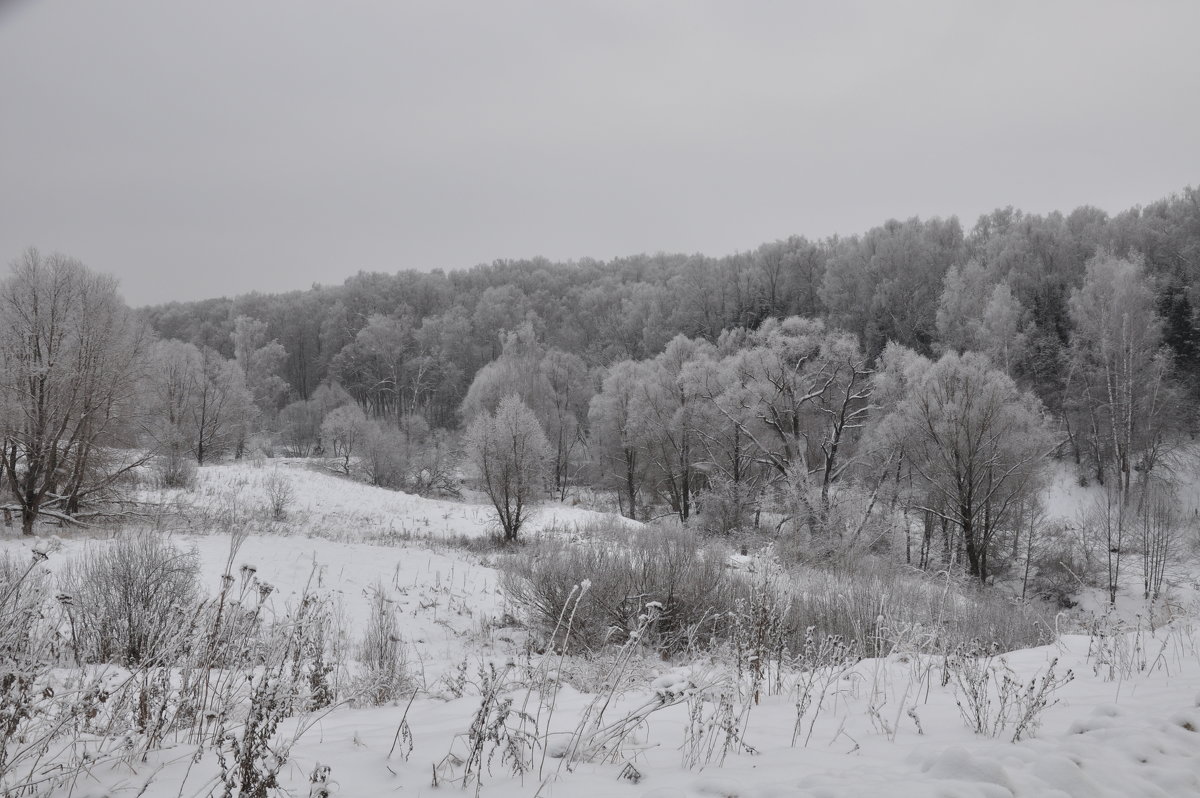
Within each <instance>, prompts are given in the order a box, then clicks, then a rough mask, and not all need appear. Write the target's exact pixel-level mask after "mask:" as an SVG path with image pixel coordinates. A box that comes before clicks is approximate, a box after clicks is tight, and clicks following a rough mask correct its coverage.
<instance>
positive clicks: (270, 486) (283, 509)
mask: <svg viewBox="0 0 1200 798" xmlns="http://www.w3.org/2000/svg"><path fill="white" fill-rule="evenodd" d="M263 488H264V489H265V490H266V492H267V503H268V504H269V505H270V507H271V517H272V518H274V519H275V520H276V521H283V520H285V519H286V518H287V511H288V507H290V506H291V505H292V501H293V500H295V498H296V489H295V488H293V487H292V481H291V480H290V479H288V477H287V475H286V474H282V473H280V471H279V469H278V468H276V469H275V470H274V471H272V472H271V473H270V474H268V475H267V478H266V479H264V480H263Z"/></svg>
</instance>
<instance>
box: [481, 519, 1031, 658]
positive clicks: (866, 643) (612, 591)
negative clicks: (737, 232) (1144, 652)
mask: <svg viewBox="0 0 1200 798" xmlns="http://www.w3.org/2000/svg"><path fill="white" fill-rule="evenodd" d="M531 548H532V551H530V550H526V551H522V552H520V553H515V554H509V555H507V556H504V557H501V558H500V560H499V563H500V567H501V569H502V571H503V577H502V586H503V588H504V590H505V592H506V594H507V596H508V597H509V599H510V600H511V601H513V603H514V604H515V605H516V606H517V607H518V608H519V609H520V610H522V611H523V612H524V613H525V614H526V615H527V617H528V618H529V620H530V622H531V623H532V624H533V625H534V627H535V628H536V629H537V630H538V631H539V632H541V633H542V635H544V636H545V638H546V643H547V645H549V646H552V647H553V646H559V647H565V648H581V647H583V648H593V649H594V648H597V647H599V646H602V645H603V644H604V643H606V642H609V641H614V642H621V641H624V640H625V639H627V638H628V637H629V635H630V634H631V632H632V630H634V629H635V628H637V625H638V623H639V620H640V618H641V616H643V615H644V614H645V613H646V608H647V605H648V604H659V605H661V613H660V614H659V616H658V618H657V619H656V621H655V623H654V624H652V625H651V626H650V628H649V629H648V630H647V634H646V637H645V641H646V642H647V643H649V644H650V645H652V646H654V647H655V648H656V649H657V650H659V651H660V652H662V653H664V654H671V653H675V652H678V651H681V650H684V649H687V648H689V647H711V646H713V645H715V644H719V643H726V642H729V643H732V644H733V645H734V647H735V648H736V649H738V650H739V651H740V652H743V653H747V654H753V655H754V656H755V657H760V658H761V657H763V656H764V655H768V654H769V655H770V657H772V658H773V659H774V660H776V661H781V660H783V659H785V658H787V657H789V656H790V657H796V656H799V655H800V652H802V651H804V650H805V648H806V647H809V646H811V644H812V642H811V640H809V639H808V638H809V637H811V636H813V635H815V639H816V640H817V642H818V643H819V642H820V641H821V640H823V639H825V638H827V637H836V638H838V639H839V640H842V641H844V642H845V644H846V645H848V646H850V647H852V648H853V649H854V650H855V651H857V652H860V653H861V655H862V656H869V657H870V656H881V655H886V654H889V653H892V652H894V651H897V650H914V651H926V652H936V653H944V652H946V651H948V650H950V649H952V648H953V647H954V646H955V645H958V644H960V643H962V642H964V641H970V640H975V639H982V640H987V641H988V642H989V643H994V644H995V645H996V646H997V647H998V648H999V649H1000V650H1002V651H1008V650H1012V649H1016V648H1025V647H1028V646H1033V645H1041V644H1044V643H1048V642H1050V641H1051V640H1052V638H1053V634H1052V624H1051V623H1050V621H1049V620H1048V619H1047V617H1046V616H1045V614H1044V613H1043V612H1041V611H1040V609H1039V608H1038V607H1037V605H1034V604H1024V603H1020V602H1016V601H1013V600H1011V599H1009V598H1008V597H1006V596H1004V595H1001V594H999V593H997V592H995V591H991V590H987V589H984V588H981V587H978V586H977V585H974V584H973V583H972V584H968V583H965V582H959V581H955V580H950V579H942V578H939V579H930V578H928V577H925V576H924V575H923V574H920V573H917V572H910V571H905V570H903V569H900V568H898V567H892V566H889V565H887V564H886V563H884V562H882V561H878V560H875V559H873V558H870V557H863V558H860V559H859V560H856V561H854V562H846V561H838V562H837V563H836V564H835V565H832V566H831V565H826V566H825V567H823V568H809V569H804V570H798V569H796V570H792V571H790V572H787V573H778V574H774V575H771V574H769V573H768V578H762V577H759V576H755V575H751V574H746V573H742V572H739V571H735V570H732V569H730V568H728V567H726V558H725V556H724V553H723V551H721V550H719V549H715V548H714V549H709V550H705V549H704V548H703V547H702V546H700V545H698V541H697V538H696V536H695V535H694V534H692V533H689V532H687V531H685V530H682V529H680V528H678V527H676V528H674V529H663V528H648V529H645V530H640V531H627V530H622V529H598V530H593V531H592V532H591V533H589V534H587V535H585V536H584V538H583V539H582V540H574V541H569V542H568V541H564V540H541V541H538V542H537V543H536V544H535V545H534V546H532V547H531ZM769 565H770V564H769V563H761V564H760V567H759V570H763V569H764V568H765V569H766V570H767V571H768V572H769V571H771V570H773V569H772V568H770V567H768V566H769ZM776 567H777V566H776ZM585 581H586V582H587V583H589V584H590V587H589V589H588V590H587V591H586V592H585V593H584V594H583V596H582V597H579V595H578V594H579V591H580V587H579V586H581V585H583V584H584V582H585ZM576 599H578V601H576ZM576 605H577V606H576ZM768 616H769V617H768ZM568 628H569V638H568V637H567V630H568ZM810 630H811V631H810ZM739 656H741V655H740V654H739ZM768 665H769V663H763V662H759V663H758V665H756V666H752V667H757V668H759V672H758V673H756V674H755V676H756V678H762V679H767V678H769V674H768V673H767V672H766V670H765V669H766V668H767V666H768Z"/></svg>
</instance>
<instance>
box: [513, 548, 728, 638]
mask: <svg viewBox="0 0 1200 798" xmlns="http://www.w3.org/2000/svg"><path fill="white" fill-rule="evenodd" d="M500 562H501V567H502V569H503V571H504V576H503V586H504V589H505V591H506V593H507V595H508V596H509V598H510V599H511V600H512V601H514V602H515V603H516V604H517V606H518V607H520V608H521V609H523V610H524V611H526V612H527V613H528V614H529V616H530V618H531V620H532V622H533V623H534V624H535V625H536V626H537V627H539V628H540V629H541V630H542V631H543V632H546V633H549V634H551V635H552V636H554V639H550V640H548V644H549V645H552V646H565V647H567V648H573V647H586V648H597V647H599V646H601V645H603V644H604V643H605V642H608V641H613V642H623V641H624V640H626V639H627V638H628V636H629V635H630V634H631V633H632V632H633V630H634V629H636V628H637V627H638V625H639V622H640V620H641V618H642V616H643V615H645V614H646V611H647V606H648V605H661V607H657V606H656V607H655V608H656V609H659V612H658V615H657V620H656V622H655V623H654V624H653V626H652V627H651V628H650V629H649V630H648V634H647V637H646V640H647V642H649V643H651V644H652V645H654V646H655V647H657V648H658V649H660V650H661V651H663V652H674V651H678V650H680V649H683V648H686V647H688V646H690V645H706V644H707V643H708V642H711V640H712V638H713V635H714V634H715V633H716V631H717V629H718V628H720V627H722V626H724V625H725V624H727V622H728V620H729V618H730V614H731V613H732V612H734V611H735V610H736V608H737V606H738V599H739V598H740V597H741V595H742V594H743V593H744V592H745V590H744V585H742V584H740V583H739V582H738V580H736V579H734V578H733V577H732V576H731V575H730V573H729V572H728V571H727V570H726V568H725V566H724V562H723V558H722V557H721V556H719V555H716V554H715V553H710V552H706V551H705V550H704V549H703V548H702V547H700V546H698V545H697V540H696V537H695V535H694V534H692V533H690V532H687V531H685V530H683V529H681V528H678V527H676V528H674V529H654V530H647V531H634V532H628V531H624V530H620V529H613V530H607V531H605V532H603V533H602V534H599V535H591V536H590V537H589V538H588V539H586V540H583V541H572V542H565V541H551V540H543V541H541V542H539V543H538V545H537V547H536V549H535V550H534V552H533V554H532V556H531V555H530V553H529V552H521V553H519V554H510V555H507V556H505V557H503V558H501V560H500ZM585 581H586V582H589V583H590V588H589V589H588V590H587V591H586V593H585V594H584V595H583V597H582V598H581V599H580V600H579V601H578V606H576V604H575V601H574V599H573V598H572V596H573V594H576V593H578V592H579V589H580V587H579V586H580V585H582V584H584V582H585ZM568 603H570V605H571V607H572V608H573V612H572V618H571V619H570V624H569V626H570V630H569V635H570V637H569V639H566V632H567V623H566V621H565V620H563V621H562V622H561V623H560V620H561V619H562V615H563V610H564V608H565V607H567V606H568ZM556 627H559V631H558V633H557V634H555V632H554V630H555V629H556ZM558 635H561V636H562V639H559V638H558Z"/></svg>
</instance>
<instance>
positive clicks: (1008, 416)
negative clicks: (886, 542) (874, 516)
mask: <svg viewBox="0 0 1200 798" xmlns="http://www.w3.org/2000/svg"><path fill="white" fill-rule="evenodd" d="M892 362H893V363H895V364H896V365H897V366H898V367H899V368H901V369H903V370H904V373H903V374H902V375H897V378H896V379H892V378H891V375H884V378H883V383H884V384H885V385H887V384H889V383H890V384H893V385H895V386H897V387H898V388H899V391H898V393H899V396H898V401H896V403H895V404H894V406H892V407H890V408H888V409H887V412H886V413H885V415H883V417H882V420H881V422H880V427H879V428H878V429H877V430H875V432H876V434H878V435H880V436H881V438H883V439H885V440H890V441H891V444H892V446H893V447H894V448H895V449H897V450H902V451H903V453H904V458H905V462H906V463H908V464H909V465H910V466H911V468H912V469H913V470H914V471H915V472H916V474H917V475H918V476H919V478H920V479H921V480H922V481H923V482H924V484H925V486H926V488H927V494H926V498H925V500H924V502H923V506H921V507H920V508H919V509H921V510H923V511H925V512H927V513H929V514H931V515H932V516H935V517H938V518H942V519H944V520H946V521H947V522H948V523H950V524H953V525H954V526H955V527H956V528H957V529H958V530H959V531H960V533H961V535H962V542H963V546H964V549H965V551H966V556H967V561H968V569H969V572H970V574H971V575H972V576H974V577H976V578H978V579H979V580H980V581H986V580H987V577H988V573H989V555H990V553H991V549H992V542H993V539H994V538H995V536H996V533H997V532H998V531H999V530H1000V529H1001V528H1002V526H1003V524H1004V523H1005V522H1006V520H1007V519H1008V516H1009V514H1010V513H1011V512H1012V511H1013V510H1014V508H1015V507H1016V506H1017V505H1018V503H1019V502H1020V501H1021V499H1022V498H1024V497H1025V496H1027V495H1028V494H1029V493H1030V492H1031V491H1032V490H1033V488H1034V487H1035V486H1036V484H1037V479H1038V476H1039V473H1040V466H1041V463H1042V461H1043V459H1044V458H1045V456H1046V455H1047V454H1048V453H1049V451H1051V450H1052V449H1053V446H1052V445H1051V443H1050V441H1051V440H1052V436H1051V434H1050V431H1049V429H1048V428H1047V426H1046V424H1045V422H1044V420H1043V417H1042V411H1041V405H1040V403H1039V402H1038V400H1037V399H1036V398H1034V397H1033V396H1032V395H1031V394H1028V393H1025V392H1022V391H1021V390H1020V389H1018V388H1017V386H1016V384H1015V383H1014V382H1013V381H1012V379H1011V378H1010V377H1008V376H1007V375H1005V374H1004V373H1003V372H1002V371H999V370H998V369H996V368H995V367H993V366H992V365H991V364H990V363H989V362H988V360H987V358H986V357H984V356H983V355H980V354H976V353H967V354H964V355H958V354H953V353H951V354H947V355H943V356H942V358H941V359H940V360H938V361H937V362H936V363H929V362H928V361H924V362H921V361H918V360H914V359H911V358H900V357H894V356H893V358H892ZM892 396H896V394H892Z"/></svg>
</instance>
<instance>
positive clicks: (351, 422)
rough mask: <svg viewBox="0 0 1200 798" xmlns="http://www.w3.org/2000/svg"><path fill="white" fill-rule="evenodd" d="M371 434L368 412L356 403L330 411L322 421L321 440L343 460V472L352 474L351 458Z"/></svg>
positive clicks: (332, 452)
mask: <svg viewBox="0 0 1200 798" xmlns="http://www.w3.org/2000/svg"><path fill="white" fill-rule="evenodd" d="M369 434H370V427H369V426H368V421H367V417H366V414H364V413H363V411H362V409H361V408H360V407H359V406H358V405H355V404H347V405H342V406H341V407H338V408H335V409H334V410H332V411H330V413H329V415H327V416H325V420H324V421H322V422H321V441H322V443H323V445H325V446H327V447H329V450H330V454H332V455H333V456H334V457H335V458H338V459H340V460H341V463H342V465H341V468H342V473H344V474H346V475H347V476H349V475H350V465H351V461H350V459H351V458H352V457H354V455H355V453H356V452H358V451H359V449H361V448H362V445H363V443H364V440H365V439H366V437H367V436H368V435H369Z"/></svg>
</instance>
